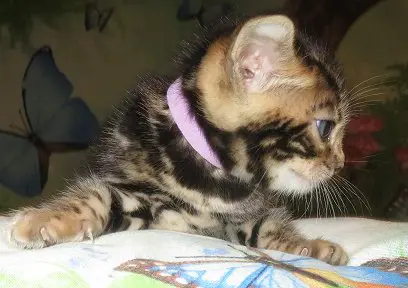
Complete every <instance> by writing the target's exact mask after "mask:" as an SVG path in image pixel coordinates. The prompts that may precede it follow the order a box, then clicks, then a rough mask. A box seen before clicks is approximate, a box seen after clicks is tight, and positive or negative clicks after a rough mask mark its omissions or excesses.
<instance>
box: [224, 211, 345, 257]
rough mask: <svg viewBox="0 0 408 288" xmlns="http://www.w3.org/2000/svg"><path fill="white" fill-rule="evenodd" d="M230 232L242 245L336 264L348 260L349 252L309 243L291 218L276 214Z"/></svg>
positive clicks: (324, 243)
mask: <svg viewBox="0 0 408 288" xmlns="http://www.w3.org/2000/svg"><path fill="white" fill-rule="evenodd" d="M229 231H235V235H233V237H232V239H235V241H238V242H239V243H240V244H242V245H247V246H251V247H256V248H261V249H270V250H278V251H282V252H286V253H290V254H295V255H302V256H308V257H313V258H317V259H319V260H322V261H324V262H327V263H329V264H332V265H344V264H346V263H347V261H348V256H347V253H346V252H345V251H344V250H343V248H342V247H341V246H339V245H338V244H335V243H332V242H329V241H325V240H322V239H313V240H308V239H306V238H304V237H303V236H302V235H301V234H300V233H299V232H297V231H296V229H295V228H294V227H293V225H292V224H291V223H290V222H289V221H288V220H287V219H285V218H284V219H277V217H276V215H274V216H272V215H271V216H266V217H263V218H261V219H259V220H258V221H250V222H245V223H243V224H241V225H238V226H236V227H233V228H230V229H229ZM229 234H230V233H229Z"/></svg>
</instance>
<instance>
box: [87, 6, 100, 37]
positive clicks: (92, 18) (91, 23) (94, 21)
mask: <svg viewBox="0 0 408 288" xmlns="http://www.w3.org/2000/svg"><path fill="white" fill-rule="evenodd" d="M99 18H100V12H99V10H98V7H97V6H96V4H95V3H88V4H86V6H85V21H84V24H85V30H86V31H89V30H91V29H93V28H95V27H97V26H98V22H99Z"/></svg>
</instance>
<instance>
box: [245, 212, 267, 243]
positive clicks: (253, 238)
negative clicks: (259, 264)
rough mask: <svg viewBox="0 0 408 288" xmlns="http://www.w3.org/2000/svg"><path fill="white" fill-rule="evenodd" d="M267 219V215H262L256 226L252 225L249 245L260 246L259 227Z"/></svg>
mask: <svg viewBox="0 0 408 288" xmlns="http://www.w3.org/2000/svg"><path fill="white" fill-rule="evenodd" d="M265 219H266V217H262V218H261V219H259V220H258V221H257V222H256V223H255V225H254V227H252V231H251V237H250V238H249V246H251V247H257V246H258V237H259V229H261V226H262V224H263V223H264V222H265Z"/></svg>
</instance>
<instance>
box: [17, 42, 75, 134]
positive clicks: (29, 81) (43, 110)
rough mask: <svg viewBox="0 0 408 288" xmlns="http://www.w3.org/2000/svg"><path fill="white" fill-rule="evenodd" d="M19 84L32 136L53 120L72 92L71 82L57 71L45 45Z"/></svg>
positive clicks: (32, 60)
mask: <svg viewBox="0 0 408 288" xmlns="http://www.w3.org/2000/svg"><path fill="white" fill-rule="evenodd" d="M22 85H23V103H24V108H25V113H26V118H27V121H28V124H29V126H30V129H31V132H34V133H37V131H38V130H39V129H40V128H41V127H44V126H46V125H47V124H48V123H49V122H50V121H51V120H52V119H53V117H54V115H55V113H56V112H57V111H58V110H59V109H60V108H61V107H62V106H63V105H64V104H65V103H66V102H67V101H68V100H69V98H70V96H71V94H72V92H73V86H72V84H71V82H70V81H69V80H68V79H67V77H66V76H65V75H64V74H63V73H62V72H61V71H60V70H59V69H58V67H57V65H56V63H55V61H54V57H53V55H52V50H51V48H50V47H48V46H44V47H42V48H40V49H38V50H37V51H36V52H35V53H34V55H33V56H32V57H31V60H30V63H29V64H28V66H27V69H26V71H25V73H24V78H23V84H22Z"/></svg>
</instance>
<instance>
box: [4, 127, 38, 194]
mask: <svg viewBox="0 0 408 288" xmlns="http://www.w3.org/2000/svg"><path fill="white" fill-rule="evenodd" d="M0 151H2V152H3V153H2V155H1V157H0V183H1V184H3V185H4V186H6V187H8V188H9V189H11V190H13V191H14V192H16V193H17V194H19V195H21V196H28V197H31V196H36V195H39V194H40V193H41V190H42V188H43V183H42V179H41V168H40V160H39V159H40V158H39V156H38V152H37V148H36V147H35V146H34V145H33V144H32V143H30V142H29V141H28V139H26V138H23V137H20V136H18V135H14V134H11V133H7V132H0Z"/></svg>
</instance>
